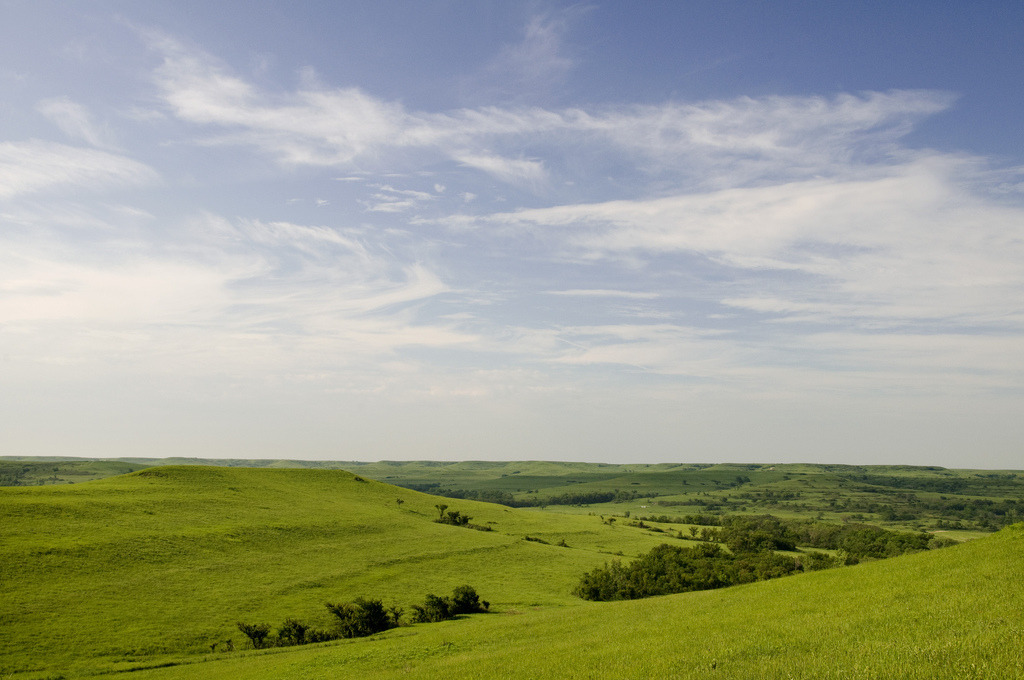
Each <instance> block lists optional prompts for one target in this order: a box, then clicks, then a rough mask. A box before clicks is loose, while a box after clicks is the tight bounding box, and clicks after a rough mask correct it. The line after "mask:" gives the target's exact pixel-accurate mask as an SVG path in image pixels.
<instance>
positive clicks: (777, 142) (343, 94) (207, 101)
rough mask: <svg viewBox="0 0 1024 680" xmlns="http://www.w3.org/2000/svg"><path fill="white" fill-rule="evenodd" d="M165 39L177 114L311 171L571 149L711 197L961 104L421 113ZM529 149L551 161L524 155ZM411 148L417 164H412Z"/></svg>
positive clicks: (832, 159)
mask: <svg viewBox="0 0 1024 680" xmlns="http://www.w3.org/2000/svg"><path fill="white" fill-rule="evenodd" d="M538 30H539V29H538ZM151 43H152V45H153V47H154V49H156V50H157V51H159V52H160V53H162V54H163V55H164V62H163V65H162V66H161V67H160V68H159V69H158V70H157V72H156V74H155V76H156V82H157V84H158V85H159V87H160V89H161V92H162V93H163V97H164V101H165V102H166V103H167V105H168V107H169V108H170V110H171V111H172V112H173V113H174V115H175V116H177V117H178V118H179V119H181V120H185V121H188V122H190V123H195V124H201V125H205V126H215V127H218V128H220V129H221V130H222V133H221V134H219V135H217V136H214V137H212V138H209V139H207V140H206V142H207V143H211V144H233V145H247V146H251V147H254V148H257V149H260V150H262V151H264V152H266V153H268V154H270V155H272V156H273V157H275V158H277V159H279V160H280V161H281V162H283V163H286V164H300V165H335V166H341V167H352V168H355V164H356V163H357V162H358V163H359V164H361V165H362V166H364V167H365V166H376V165H379V164H380V163H381V161H382V159H383V158H388V159H389V160H390V161H391V162H392V163H393V164H394V163H396V162H397V163H398V165H401V164H402V163H418V164H423V163H425V162H431V160H430V159H431V158H434V159H438V158H440V159H444V158H447V159H452V160H455V161H457V162H459V163H461V164H463V165H464V166H468V167H472V168H476V169H478V170H481V171H483V172H485V173H488V174H490V175H491V176H493V177H496V178H498V179H500V180H502V181H505V182H509V183H512V184H519V185H524V186H527V187H528V188H538V187H540V186H543V185H546V184H548V183H549V182H550V180H551V179H553V175H552V172H553V171H552V169H551V168H552V167H553V166H555V165H559V166H560V165H563V164H564V163H565V162H566V159H567V157H568V156H567V154H572V156H573V157H574V158H575V161H574V162H575V163H579V162H580V161H581V160H583V158H585V157H586V156H587V155H590V156H593V157H594V160H595V165H596V166H597V167H604V166H607V165H609V164H611V165H614V166H617V167H618V172H620V173H622V172H626V173H633V174H635V175H636V176H637V177H641V176H644V177H647V178H650V177H651V176H652V175H656V176H664V177H665V178H674V181H676V182H677V183H678V182H683V183H685V184H687V185H689V186H691V187H696V188H701V187H703V188H705V189H706V188H730V187H736V186H747V185H753V184H756V183H758V182H764V181H779V180H782V179H788V180H791V181H795V180H801V179H804V180H806V179H810V178H815V177H821V176H828V175H833V174H835V173H836V172H840V171H842V172H849V171H850V168H851V166H853V167H858V166H863V165H864V164H865V163H868V162H878V161H880V160H881V161H887V160H889V157H890V156H892V155H894V154H896V155H898V154H902V153H905V151H901V150H900V149H899V148H898V147H897V146H896V145H895V142H896V141H897V140H898V139H899V138H900V137H901V136H902V135H903V134H905V133H906V132H907V131H908V130H909V129H911V126H912V124H913V123H914V122H916V121H917V120H919V119H921V118H922V117H924V116H927V115H930V114H933V113H935V112H937V111H941V110H943V109H944V108H947V107H948V106H950V105H951V103H952V101H953V97H951V96H950V95H948V94H946V93H941V92H931V91H894V92H887V93H865V94H862V95H840V96H836V97H832V98H824V97H795V96H794V97H764V98H759V99H753V98H740V99H735V100H731V101H711V102H703V103H695V104H689V103H687V104H683V103H673V102H669V103H665V104H661V105H652V106H623V107H605V108H603V109H595V110H589V111H587V110H582V109H561V110H548V109H543V108H539V107H513V108H501V107H495V106H485V107H481V108H475V109H460V110H452V111H444V112H415V111H409V110H407V109H406V108H405V107H404V106H403V105H402V104H400V103H398V102H388V101H384V100H382V99H379V98H376V97H374V96H372V95H370V94H368V93H366V92H364V91H362V90H359V89H356V88H344V89H330V88H327V87H324V86H320V85H316V84H315V82H306V83H305V84H304V85H301V86H300V87H299V88H298V89H296V90H295V91H293V92H290V93H270V92H263V91H261V90H259V89H258V88H257V87H256V86H254V85H252V84H250V83H248V82H246V81H245V80H243V79H242V78H241V77H239V76H237V75H234V74H232V73H230V72H229V70H228V68H227V67H226V66H223V65H220V64H218V63H216V61H215V60H214V59H213V58H212V57H210V56H208V55H205V54H202V53H200V52H198V51H196V50H189V49H187V48H185V47H184V46H182V45H181V44H179V43H177V42H175V41H173V40H171V39H169V38H166V37H158V38H154V39H152V40H151ZM307 81H308V79H307ZM524 148H528V149H536V150H537V151H538V154H524V153H523V149H524ZM541 151H542V152H543V154H544V157H542V156H541V155H540V152H541ZM397 152H405V153H406V154H407V156H406V157H405V159H404V160H402V161H399V159H398V158H396V157H394V156H393V154H395V153H397ZM424 153H426V154H427V155H426V156H424V155H423V154H424ZM581 153H582V154H583V157H581V156H580V154H581ZM389 154H391V155H389ZM350 177H351V176H350ZM565 179H567V180H568V179H571V180H573V181H575V180H577V179H579V178H578V177H575V176H573V177H571V178H570V177H565ZM531 185H532V186H531Z"/></svg>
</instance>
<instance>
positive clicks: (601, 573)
mask: <svg viewBox="0 0 1024 680" xmlns="http://www.w3.org/2000/svg"><path fill="white" fill-rule="evenodd" d="M824 557H825V558H827V557H828V556H827V555H825V556H824ZM818 559H819V560H820V558H818ZM800 570H801V566H800V564H799V563H797V562H796V560H794V559H793V558H792V557H787V556H785V555H778V554H776V553H772V552H762V553H748V554H745V555H736V554H730V553H728V552H726V551H725V550H724V549H723V548H722V546H720V545H718V544H715V543H705V544H702V545H698V546H695V547H693V548H683V547H679V546H672V545H668V544H667V543H663V544H662V545H660V546H658V547H656V548H653V549H652V550H651V551H650V552H648V553H647V554H646V555H643V556H641V557H639V558H637V559H636V560H634V561H633V562H631V563H630V564H628V565H623V564H622V563H621V562H620V561H619V560H613V561H612V562H611V564H606V565H605V566H604V567H598V568H597V569H594V570H593V571H590V572H587V573H586V574H584V575H583V576H582V578H580V581H579V583H578V584H577V585H576V587H575V588H574V589H573V594H574V595H576V596H578V597H582V598H583V599H585V600H602V601H605V600H633V599H637V598H641V597H651V596H653V595H668V594H670V593H685V592H689V591H693V590H711V589H714V588H724V587H726V586H732V585H738V584H741V583H751V582H753V581H763V580H766V579H770V578H776V577H779V576H786V575H787V574H791V573H793V572H795V571H800Z"/></svg>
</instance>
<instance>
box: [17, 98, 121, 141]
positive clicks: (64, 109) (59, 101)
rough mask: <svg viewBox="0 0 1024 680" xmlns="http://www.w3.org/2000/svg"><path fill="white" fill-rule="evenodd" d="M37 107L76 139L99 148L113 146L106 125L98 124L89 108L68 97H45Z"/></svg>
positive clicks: (69, 135)
mask: <svg viewBox="0 0 1024 680" xmlns="http://www.w3.org/2000/svg"><path fill="white" fill-rule="evenodd" d="M36 109H38V111H39V112H40V113H42V114H43V115H44V116H46V117H47V118H49V119H50V120H51V121H53V123H54V124H55V125H56V126H57V127H58V128H60V130H61V132H63V133H64V134H66V135H67V136H68V137H71V138H72V139H74V140H80V141H84V142H86V143H87V144H91V145H92V146H95V147H99V148H113V147H115V146H116V145H115V144H114V143H113V135H112V134H111V132H110V131H109V129H107V127H106V126H100V125H97V124H96V122H95V121H93V119H92V115H91V114H90V113H89V110H88V109H86V108H85V107H84V106H82V105H81V104H78V103H77V102H74V101H71V99H69V98H67V97H58V98H56V99H44V100H43V101H41V102H39V104H37V105H36Z"/></svg>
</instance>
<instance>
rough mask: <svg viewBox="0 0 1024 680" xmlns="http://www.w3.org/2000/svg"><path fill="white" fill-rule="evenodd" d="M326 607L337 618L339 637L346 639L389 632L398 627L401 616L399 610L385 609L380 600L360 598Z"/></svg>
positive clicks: (329, 604) (327, 604)
mask: <svg viewBox="0 0 1024 680" xmlns="http://www.w3.org/2000/svg"><path fill="white" fill-rule="evenodd" d="M326 606H327V609H328V610H330V612H331V613H332V614H334V615H335V616H336V617H338V625H339V629H340V631H341V636H342V637H346V638H355V637H366V636H367V635H373V634H374V633H381V632H383V631H385V630H389V629H391V628H394V627H395V626H397V625H398V619H399V617H400V616H401V610H400V609H397V608H394V607H392V608H391V609H385V608H384V604H383V603H382V602H381V601H380V600H364V599H363V598H361V597H359V598H356V599H355V600H354V601H352V602H343V603H341V604H331V603H330V602H328V603H326Z"/></svg>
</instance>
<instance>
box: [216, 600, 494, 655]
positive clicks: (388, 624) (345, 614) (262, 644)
mask: <svg viewBox="0 0 1024 680" xmlns="http://www.w3.org/2000/svg"><path fill="white" fill-rule="evenodd" d="M325 606H326V607H327V609H328V611H330V612H331V614H333V615H334V616H335V618H336V621H335V622H334V624H335V625H334V627H333V628H332V629H330V630H324V629H319V628H313V627H312V626H309V625H306V624H304V623H302V622H300V621H298V620H296V619H292V618H288V619H285V621H284V623H283V624H281V626H280V627H279V628H278V630H277V633H276V634H272V631H271V626H270V624H269V623H245V622H242V621H239V622H238V630H240V631H241V632H242V634H243V635H245V636H246V637H247V638H249V642H250V643H251V644H252V646H253V648H254V649H263V648H266V647H289V646H292V645H305V644H311V643H314V642H326V641H327V640H338V639H341V638H357V637H367V636H369V635H375V634H376V633H383V632H384V631H386V630H391V629H392V628H397V627H398V626H401V625H404V623H405V621H404V619H403V614H404V612H403V610H402V609H401V608H400V607H385V606H384V604H383V602H381V601H380V600H374V599H364V598H361V597H360V598H356V599H355V600H353V601H352V602H342V603H338V604H334V603H331V602H327V603H326V604H325ZM490 607H491V605H490V603H489V602H487V601H486V600H481V599H480V596H479V595H477V592H476V590H475V589H474V588H473V587H472V586H459V587H457V588H456V589H455V590H454V591H453V592H452V595H451V597H438V596H437V595H433V594H429V595H427V596H426V598H425V599H424V600H423V603H422V604H414V605H413V606H412V615H411V617H410V619H409V623H436V622H438V621H447V620H449V619H454V618H456V617H457V616H459V615H461V614H475V613H478V612H486V611H487V610H488V609H490ZM226 644H227V645H228V646H229V647H231V648H233V646H232V645H231V643H230V641H228V643H226ZM215 647H216V646H215V645H214V646H213V647H212V648H215Z"/></svg>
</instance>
